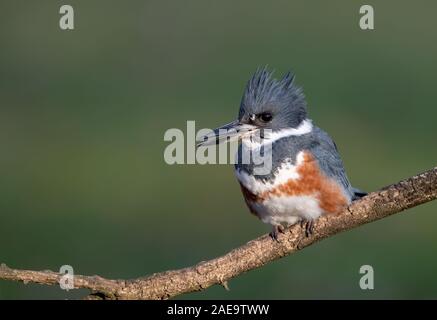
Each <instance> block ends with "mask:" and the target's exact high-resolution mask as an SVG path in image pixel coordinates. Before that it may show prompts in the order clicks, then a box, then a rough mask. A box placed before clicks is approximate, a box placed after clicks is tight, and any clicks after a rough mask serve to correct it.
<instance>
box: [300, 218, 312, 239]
mask: <svg viewBox="0 0 437 320" xmlns="http://www.w3.org/2000/svg"><path fill="white" fill-rule="evenodd" d="M300 226H301V227H302V228H303V227H305V236H306V237H307V238H308V237H309V236H311V235H313V233H314V220H302V221H301V222H300Z"/></svg>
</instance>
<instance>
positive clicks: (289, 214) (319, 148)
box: [198, 67, 366, 240]
mask: <svg viewBox="0 0 437 320" xmlns="http://www.w3.org/2000/svg"><path fill="white" fill-rule="evenodd" d="M294 79H295V76H294V74H293V73H291V72H288V73H286V74H285V75H284V76H283V77H282V78H280V79H275V78H274V77H273V71H269V70H268V69H267V68H266V67H264V68H259V69H257V71H256V72H255V73H254V74H253V76H252V77H251V78H250V80H249V81H248V83H247V85H246V88H245V90H244V93H243V97H242V100H241V103H240V109H239V113H238V117H237V119H236V120H235V121H232V122H231V123H228V124H226V125H224V126H221V127H219V128H217V129H215V130H213V131H212V132H211V133H210V134H209V135H206V136H204V137H203V138H202V140H201V142H200V143H199V144H198V146H201V145H208V144H211V142H212V143H214V144H217V143H222V142H229V141H234V140H236V139H237V140H238V141H239V144H238V154H239V155H240V157H237V159H238V160H237V161H236V163H235V174H236V177H237V180H238V182H239V184H240V187H241V191H242V194H243V197H244V200H245V202H246V204H247V206H248V208H249V210H250V212H251V213H252V214H254V215H255V216H257V217H258V218H259V219H260V220H261V221H262V222H264V223H267V224H270V225H271V226H272V231H271V233H270V235H271V237H272V238H273V239H274V240H278V236H279V233H283V232H284V228H285V227H288V226H291V225H293V224H296V223H300V224H301V226H302V227H303V228H305V234H306V236H307V237H308V236H310V235H311V234H312V233H313V225H314V221H315V220H316V219H317V218H319V217H320V216H321V215H328V214H338V213H339V212H340V211H341V210H342V209H343V208H345V207H347V206H348V205H349V204H350V203H351V202H352V201H354V200H356V199H359V198H361V197H363V196H365V195H366V193H365V192H363V191H361V190H359V189H356V188H354V187H352V185H351V183H350V182H349V179H348V177H347V175H346V171H345V169H344V166H343V162H342V160H341V157H340V155H339V151H338V149H337V146H336V144H335V142H334V141H333V139H332V138H331V137H330V136H329V135H328V134H327V133H326V132H325V131H323V130H322V129H320V128H319V127H317V126H316V125H315V124H314V123H313V121H312V120H311V119H309V118H308V114H307V103H306V99H305V95H304V92H303V90H302V88H301V87H299V86H297V85H296V84H295V81H294ZM264 132H266V133H267V132H268V133H269V134H263V133H264ZM257 133H258V134H259V137H260V138H259V139H258V140H256V139H255V140H254V139H253V137H254V136H256V134H257ZM267 143H268V144H269V145H270V149H269V150H270V152H271V158H270V160H271V166H270V170H269V172H263V173H262V174H259V173H258V172H257V171H256V168H257V166H259V164H258V163H255V162H254V161H251V160H249V161H246V162H243V161H241V158H242V157H241V153H242V152H243V149H246V150H250V151H253V149H255V148H260V147H261V146H262V145H265V144H267Z"/></svg>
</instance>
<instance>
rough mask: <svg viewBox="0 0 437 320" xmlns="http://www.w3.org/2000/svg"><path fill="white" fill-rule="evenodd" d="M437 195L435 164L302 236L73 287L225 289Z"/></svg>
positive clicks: (129, 293)
mask: <svg viewBox="0 0 437 320" xmlns="http://www.w3.org/2000/svg"><path fill="white" fill-rule="evenodd" d="M436 198H437V167H435V168H433V169H431V170H429V171H426V172H424V173H422V174H419V175H417V176H414V177H411V178H408V179H406V180H403V181H400V182H399V183H396V184H394V185H391V186H388V187H386V188H383V189H381V190H380V191H377V192H373V193H371V194H369V195H368V196H366V197H364V198H362V199H361V200H359V201H355V202H353V203H352V204H351V205H350V206H349V207H348V208H346V209H345V210H343V212H341V213H340V214H338V215H336V216H323V217H321V218H319V219H318V220H317V221H316V223H315V225H314V233H313V234H312V235H311V236H310V237H306V236H305V231H304V230H303V228H301V227H300V226H299V225H294V226H292V227H290V228H288V229H286V231H285V233H284V234H281V235H280V237H279V241H278V242H276V241H273V240H272V239H271V238H270V237H269V236H268V235H264V236H262V237H260V238H258V239H255V240H252V241H250V242H248V243H246V244H245V245H243V246H241V247H239V248H236V249H234V250H232V251H230V252H229V253H227V254H225V255H223V256H221V257H218V258H215V259H212V260H209V261H203V262H200V263H198V264H197V265H195V266H192V267H189V268H185V269H180V270H173V271H166V272H161V273H156V274H153V275H151V276H148V277H143V278H137V279H132V280H110V279H104V278H102V277H99V276H81V275H75V276H74V287H75V289H78V288H86V289H90V290H91V295H89V296H88V297H87V298H88V299H93V298H94V299H95V298H101V299H168V298H172V297H175V296H177V295H180V294H183V293H188V292H193V291H199V290H203V289H206V288H208V287H210V286H212V285H215V284H221V285H223V286H224V287H225V288H227V281H228V280H230V279H232V278H234V277H236V276H238V275H240V274H242V273H244V272H247V271H250V270H252V269H256V268H259V267H261V266H263V265H265V264H267V263H269V262H270V261H273V260H276V259H279V258H282V257H284V256H287V255H289V254H291V253H294V252H296V251H298V250H301V249H303V248H305V247H307V246H309V245H311V244H313V243H315V242H317V241H319V240H321V239H324V238H327V237H330V236H332V235H334V234H336V233H339V232H341V231H345V230H349V229H352V228H354V227H357V226H359V225H362V224H365V223H369V222H372V221H375V220H378V219H382V218H385V217H387V216H389V215H392V214H394V213H397V212H401V211H403V210H405V209H408V208H411V207H414V206H417V205H420V204H422V203H425V202H428V201H431V200H434V199H436ZM61 277H62V275H61V274H58V273H55V272H52V271H30V270H18V269H11V268H8V267H7V266H6V265H4V264H2V265H1V266H0V279H4V280H12V281H22V282H24V283H29V282H32V283H39V284H44V285H55V284H58V283H59V281H60V279H61Z"/></svg>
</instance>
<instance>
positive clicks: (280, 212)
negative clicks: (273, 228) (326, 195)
mask: <svg viewBox="0 0 437 320" xmlns="http://www.w3.org/2000/svg"><path fill="white" fill-rule="evenodd" d="M252 207H253V210H254V211H255V212H256V214H257V215H258V217H259V218H260V219H261V221H263V222H264V223H268V224H271V225H279V224H282V225H292V224H295V223H297V222H299V221H301V220H313V219H317V218H318V217H319V216H320V215H321V214H322V210H321V209H320V207H319V201H318V200H317V198H316V197H314V196H278V197H271V198H269V199H266V200H265V201H263V202H259V203H253V204H252Z"/></svg>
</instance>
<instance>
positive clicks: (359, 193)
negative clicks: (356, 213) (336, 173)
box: [352, 188, 367, 201]
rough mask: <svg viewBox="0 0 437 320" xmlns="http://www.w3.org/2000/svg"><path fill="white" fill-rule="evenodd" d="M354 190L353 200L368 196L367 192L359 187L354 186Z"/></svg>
mask: <svg viewBox="0 0 437 320" xmlns="http://www.w3.org/2000/svg"><path fill="white" fill-rule="evenodd" d="M352 192H353V196H352V201H355V200H358V199H361V198H362V197H364V196H367V192H365V191H361V190H360V189H357V188H352Z"/></svg>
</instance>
